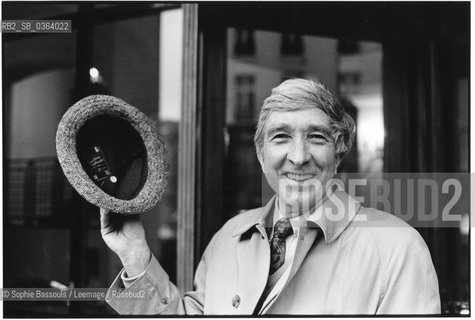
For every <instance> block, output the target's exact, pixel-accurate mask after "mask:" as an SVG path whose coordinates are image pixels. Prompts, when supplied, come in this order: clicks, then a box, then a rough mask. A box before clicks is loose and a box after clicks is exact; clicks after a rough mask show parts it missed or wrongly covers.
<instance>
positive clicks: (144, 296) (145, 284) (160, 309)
mask: <svg viewBox="0 0 475 320" xmlns="http://www.w3.org/2000/svg"><path fill="white" fill-rule="evenodd" d="M213 242H214V238H213V240H211V242H210V244H209V245H208V247H207V249H206V251H205V253H204V255H203V257H202V259H201V261H200V263H199V265H198V268H197V270H196V274H195V279H194V287H195V290H194V291H190V292H187V293H185V294H184V295H183V296H182V295H181V294H180V292H179V290H178V289H177V287H176V286H175V285H174V284H173V283H172V282H171V281H170V280H169V277H168V275H167V273H166V272H165V270H163V268H162V266H161V265H160V264H159V263H158V261H157V259H156V258H155V257H154V256H152V259H151V261H150V263H149V265H148V266H147V269H146V270H145V273H144V275H143V276H141V277H140V278H138V279H137V280H135V281H134V282H133V283H132V284H131V285H130V286H128V287H127V288H124V286H123V283H122V279H121V277H120V275H121V274H122V271H121V272H120V273H119V275H117V277H116V278H115V280H114V281H113V283H112V285H111V287H110V288H109V290H108V291H107V296H106V302H107V303H108V304H109V305H110V306H111V307H112V308H113V309H114V310H115V311H117V312H118V313H119V314H124V315H125V314H133V315H152V314H177V315H185V314H187V315H201V314H203V312H204V300H205V285H206V273H207V261H208V259H209V256H210V254H211V252H212V246H213Z"/></svg>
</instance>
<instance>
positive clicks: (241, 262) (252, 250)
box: [236, 230, 270, 314]
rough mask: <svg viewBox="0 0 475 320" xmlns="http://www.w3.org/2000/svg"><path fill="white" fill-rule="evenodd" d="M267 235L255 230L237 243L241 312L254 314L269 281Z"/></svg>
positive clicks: (238, 293)
mask: <svg viewBox="0 0 475 320" xmlns="http://www.w3.org/2000/svg"><path fill="white" fill-rule="evenodd" d="M269 257H270V249H269V243H268V241H267V237H264V236H263V235H262V234H261V233H260V232H257V230H256V232H254V233H253V234H252V236H251V237H250V239H242V240H241V241H239V243H238V245H237V261H238V288H239V289H238V292H236V294H237V295H239V296H240V298H241V304H240V306H239V313H241V314H252V313H253V312H254V309H255V307H256V305H257V302H258V301H259V298H260V297H261V294H262V292H263V291H264V288H265V286H266V283H267V277H268V274H269V265H270V258H269Z"/></svg>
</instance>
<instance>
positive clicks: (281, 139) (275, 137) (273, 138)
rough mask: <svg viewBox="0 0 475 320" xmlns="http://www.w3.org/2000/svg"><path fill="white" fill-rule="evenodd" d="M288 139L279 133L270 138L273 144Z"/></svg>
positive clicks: (285, 135)
mask: <svg viewBox="0 0 475 320" xmlns="http://www.w3.org/2000/svg"><path fill="white" fill-rule="evenodd" d="M288 138H289V136H288V135H287V134H285V133H279V134H276V135H274V136H273V137H272V139H271V140H272V141H274V142H281V141H285V140H287V139H288Z"/></svg>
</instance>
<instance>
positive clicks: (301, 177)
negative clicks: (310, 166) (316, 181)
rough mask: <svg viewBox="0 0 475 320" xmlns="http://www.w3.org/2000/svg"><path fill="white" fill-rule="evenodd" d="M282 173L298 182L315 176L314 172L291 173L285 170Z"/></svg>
mask: <svg viewBox="0 0 475 320" xmlns="http://www.w3.org/2000/svg"><path fill="white" fill-rule="evenodd" d="M283 175H284V177H286V178H287V179H290V180H294V181H298V182H302V181H306V180H310V179H312V178H315V176H316V174H313V173H292V172H286V173H284V174H283Z"/></svg>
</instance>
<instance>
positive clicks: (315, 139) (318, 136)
mask: <svg viewBox="0 0 475 320" xmlns="http://www.w3.org/2000/svg"><path fill="white" fill-rule="evenodd" d="M308 137H309V139H310V141H312V142H316V143H323V142H327V141H328V138H327V137H326V136H324V135H322V134H311V135H309V136H308Z"/></svg>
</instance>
